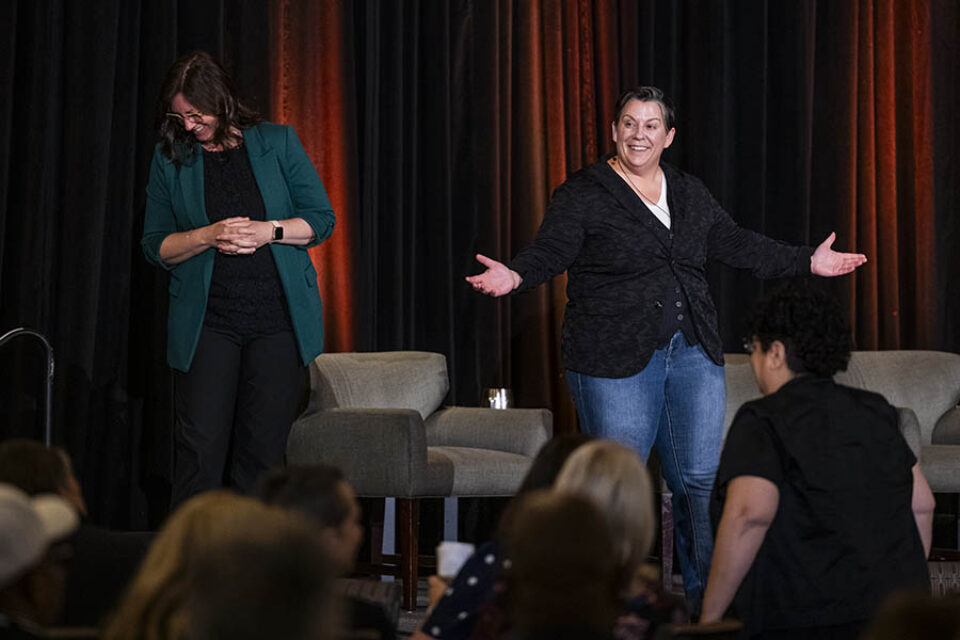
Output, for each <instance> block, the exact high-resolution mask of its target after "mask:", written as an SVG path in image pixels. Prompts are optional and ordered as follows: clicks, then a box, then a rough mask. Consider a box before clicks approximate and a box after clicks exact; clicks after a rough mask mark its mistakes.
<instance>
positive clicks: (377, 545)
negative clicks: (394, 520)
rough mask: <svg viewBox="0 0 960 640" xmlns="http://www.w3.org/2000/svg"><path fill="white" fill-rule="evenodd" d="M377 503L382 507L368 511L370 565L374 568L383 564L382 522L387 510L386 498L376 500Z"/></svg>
mask: <svg viewBox="0 0 960 640" xmlns="http://www.w3.org/2000/svg"><path fill="white" fill-rule="evenodd" d="M377 501H378V502H381V503H383V504H382V507H381V506H380V505H378V506H377V507H376V508H373V509H371V510H370V511H371V514H370V564H372V565H374V566H379V565H381V564H383V521H384V511H385V510H386V508H387V500H386V498H377Z"/></svg>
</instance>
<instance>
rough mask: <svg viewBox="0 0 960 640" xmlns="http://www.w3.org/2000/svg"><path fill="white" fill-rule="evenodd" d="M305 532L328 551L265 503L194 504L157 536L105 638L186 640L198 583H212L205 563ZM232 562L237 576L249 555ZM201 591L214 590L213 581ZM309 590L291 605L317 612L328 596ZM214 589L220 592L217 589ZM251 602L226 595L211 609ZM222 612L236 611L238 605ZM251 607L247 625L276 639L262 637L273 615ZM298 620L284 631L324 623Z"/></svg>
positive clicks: (234, 499) (222, 497) (226, 496)
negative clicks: (204, 573) (203, 570)
mask: <svg viewBox="0 0 960 640" xmlns="http://www.w3.org/2000/svg"><path fill="white" fill-rule="evenodd" d="M298 527H299V530H300V533H296V535H300V536H305V537H309V538H312V539H315V540H316V541H317V544H318V545H320V544H321V543H320V539H319V537H318V536H317V534H316V532H315V530H314V528H313V527H312V526H311V525H309V524H308V523H306V522H304V521H303V519H302V518H300V517H298V516H295V515H293V514H290V513H289V512H287V511H286V510H283V509H279V508H276V507H270V506H268V505H265V504H263V503H261V502H260V501H258V500H254V499H252V498H246V497H242V496H238V495H235V494H233V493H228V492H225V491H212V492H208V493H204V494H200V495H198V496H195V497H194V498H191V499H190V500H188V501H187V502H185V503H184V504H183V505H182V506H181V507H179V508H178V509H177V510H176V511H174V512H173V514H172V515H171V516H170V518H169V520H168V521H167V522H166V523H165V524H164V526H163V528H162V529H161V530H160V531H159V532H158V533H157V536H156V538H155V539H154V541H153V543H152V544H151V545H150V549H149V550H148V551H147V556H146V558H144V561H143V565H142V566H141V567H140V570H139V572H138V573H137V575H136V576H135V577H134V579H133V581H132V583H131V584H130V587H129V588H128V589H127V591H126V593H125V594H124V597H123V599H122V600H121V602H120V605H119V607H118V608H117V610H116V611H115V612H114V613H113V615H112V616H110V617H109V618H108V622H107V625H106V628H105V629H104V632H103V635H102V637H103V638H104V640H183V639H184V638H185V637H186V636H185V634H186V633H187V632H188V631H189V630H190V629H191V627H190V625H191V623H192V621H191V620H190V617H189V615H188V610H189V609H190V607H193V610H196V608H197V606H199V605H198V604H197V602H199V600H196V601H195V602H193V603H192V604H190V602H188V601H189V600H190V598H196V597H197V589H199V587H197V586H196V585H194V584H192V582H191V580H201V579H203V580H205V578H202V577H201V576H199V575H198V571H195V570H194V569H195V568H196V567H198V566H206V565H201V564H200V563H201V561H202V560H203V559H204V558H206V557H207V556H208V555H217V554H219V553H221V551H220V550H222V549H224V548H230V545H233V544H247V543H248V542H249V543H250V544H251V545H254V546H255V545H257V544H264V545H266V546H269V545H271V544H273V542H274V541H282V540H283V535H281V534H284V533H285V532H286V533H290V535H291V536H293V535H294V533H292V532H297V530H298ZM302 544H304V545H305V544H306V542H303V543H302ZM281 546H282V545H281ZM230 560H231V562H232V563H236V564H238V565H239V566H238V567H237V570H238V571H239V570H242V568H243V566H244V563H245V559H244V558H243V556H237V555H234V556H230ZM225 571H227V569H225ZM308 582H309V581H308ZM197 584H203V585H209V583H207V582H202V583H201V582H198V583H197ZM219 585H220V587H219V588H222V589H224V590H227V591H229V590H231V589H233V588H234V585H233V584H231V583H230V582H228V581H226V579H224V581H223V582H220V583H219ZM310 586H311V589H310V590H308V591H307V592H306V593H304V594H303V598H302V599H298V600H296V601H294V602H291V606H294V605H296V606H301V605H302V606H308V605H309V606H310V607H312V608H313V609H314V611H315V610H316V607H315V606H314V605H315V604H316V602H315V600H316V598H317V597H319V594H320V593H321V592H322V591H323V589H322V588H321V587H320V586H317V585H315V584H313V583H310ZM274 588H276V589H285V587H283V586H278V585H274ZM210 589H211V590H214V589H217V587H215V586H212V585H210ZM248 596H249V597H253V596H252V595H251V594H249V593H245V594H238V595H237V596H236V597H237V598H240V599H241V600H233V601H230V600H229V597H230V596H228V595H227V594H221V593H210V594H209V597H210V600H209V602H211V603H212V604H211V607H213V606H214V605H216V606H220V605H221V604H222V603H229V602H234V603H236V602H241V601H242V598H246V597H248ZM188 605H189V606H188ZM223 606H224V607H227V608H229V607H231V606H233V605H231V604H223ZM250 608H251V611H249V612H248V611H244V612H241V611H239V610H238V611H237V612H236V613H237V615H238V616H240V615H244V616H248V618H247V619H248V620H251V619H253V617H255V616H261V615H262V616H264V618H262V625H261V626H259V627H256V628H255V629H253V630H255V631H259V632H260V633H261V635H260V637H272V635H271V633H270V632H264V631H263V630H264V628H265V627H266V626H269V625H270V624H272V622H271V621H270V620H267V619H266V616H268V614H269V613H270V612H269V611H265V610H263V609H262V608H260V607H258V606H254V605H253V604H250ZM226 610H227V609H222V611H226ZM289 615H293V614H289ZM297 615H299V616H300V617H299V619H298V620H296V621H293V620H291V621H290V622H289V623H284V624H285V625H287V624H289V625H290V626H285V627H284V628H287V629H294V630H296V629H300V628H303V629H306V628H307V627H312V626H314V623H315V622H317V621H316V620H314V619H313V618H312V614H311V613H309V612H306V611H298V614H297ZM256 619H257V620H261V618H256ZM218 620H219V618H216V619H213V618H211V619H204V620H202V621H198V622H197V624H198V625H201V627H202V628H203V629H206V628H207V626H205V625H208V624H209V625H211V627H210V628H214V627H216V626H217V624H218V622H217V621H218ZM338 623H339V620H328V621H327V625H328V626H329V628H334V627H335V625H336V624H338ZM257 624H261V623H260V622H258V623H257ZM318 624H319V623H318ZM195 633H199V632H196V631H195ZM211 633H212V632H211ZM198 640H199V638H198Z"/></svg>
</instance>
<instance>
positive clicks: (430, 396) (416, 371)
mask: <svg viewBox="0 0 960 640" xmlns="http://www.w3.org/2000/svg"><path fill="white" fill-rule="evenodd" d="M449 388H450V386H449V382H448V380H447V360H446V358H444V357H443V355H442V354H439V353H427V352H424V351H386V352H379V353H324V354H321V355H319V356H317V357H316V358H314V360H313V362H312V363H310V402H309V405H308V407H307V412H306V414H305V415H310V414H314V413H317V412H319V411H321V410H323V409H335V408H342V409H355V408H369V409H413V410H414V411H417V412H418V413H419V414H420V417H421V418H423V419H424V420H426V419H427V416H429V415H430V414H431V413H433V412H434V411H436V410H437V408H438V407H439V406H440V403H442V402H443V399H444V397H446V395H447V391H448V390H449Z"/></svg>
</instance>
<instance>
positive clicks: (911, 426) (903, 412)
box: [894, 407, 922, 462]
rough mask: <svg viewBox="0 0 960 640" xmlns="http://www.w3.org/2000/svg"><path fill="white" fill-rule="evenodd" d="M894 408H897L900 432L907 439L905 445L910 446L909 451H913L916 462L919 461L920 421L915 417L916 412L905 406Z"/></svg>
mask: <svg viewBox="0 0 960 640" xmlns="http://www.w3.org/2000/svg"><path fill="white" fill-rule="evenodd" d="M894 408H895V409H896V410H897V422H898V423H899V424H900V433H902V434H903V439H904V440H906V441H907V446H908V447H910V451H912V452H913V455H915V456H916V457H917V462H919V461H920V446H921V444H922V442H921V440H920V421H919V420H918V419H917V414H916V413H914V412H913V409H909V408H907V407H894Z"/></svg>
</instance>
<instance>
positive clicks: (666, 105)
mask: <svg viewBox="0 0 960 640" xmlns="http://www.w3.org/2000/svg"><path fill="white" fill-rule="evenodd" d="M631 100H639V101H640V102H656V103H657V104H659V105H660V111H662V112H663V125H664V127H666V130H667V131H670V129H673V125H674V123H675V122H676V120H677V112H676V109H674V108H673V102H672V101H671V100H670V98H668V97H667V96H666V94H664V93H663V91H661V90H660V89H657V88H656V87H634V88H633V89H630V90H628V91H624V92H623V94H622V95H621V96H620V99H619V100H617V106H616V107H614V117H613V122H614V123H617V122H620V116H622V115H623V109H624V107H626V106H627V103H628V102H630V101H631Z"/></svg>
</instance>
